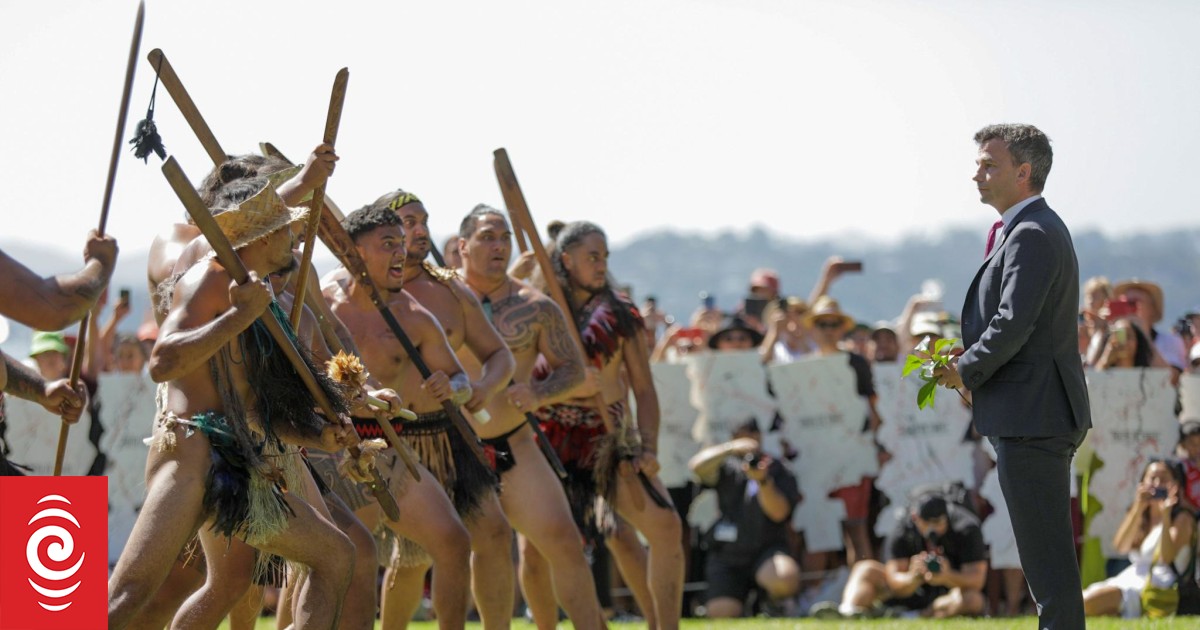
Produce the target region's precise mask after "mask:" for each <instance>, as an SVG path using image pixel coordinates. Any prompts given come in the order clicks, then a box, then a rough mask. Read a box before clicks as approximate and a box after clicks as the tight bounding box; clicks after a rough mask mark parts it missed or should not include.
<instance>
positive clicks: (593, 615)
mask: <svg viewBox="0 0 1200 630" xmlns="http://www.w3.org/2000/svg"><path fill="white" fill-rule="evenodd" d="M534 439H535V438H534V435H533V431H532V430H531V429H528V428H526V429H522V430H521V431H519V432H517V433H516V434H514V435H513V436H512V437H510V438H509V444H510V445H511V446H512V449H513V458H514V459H515V460H516V462H517V463H516V466H514V467H513V468H512V469H511V470H509V471H507V472H506V473H504V493H503V494H501V495H500V503H501V505H502V506H503V507H504V513H505V514H507V515H508V520H509V521H510V522H511V523H512V525H513V527H514V528H516V529H517V531H519V532H521V533H522V534H523V535H524V536H525V537H526V538H527V540H526V542H525V543H523V544H532V545H533V546H534V547H537V548H538V550H539V551H541V552H542V553H541V554H539V555H540V557H541V558H543V559H548V560H549V565H550V566H549V569H550V570H549V571H548V572H547V571H544V570H543V571H542V576H544V577H545V578H546V581H547V582H550V580H552V584H553V593H554V594H555V595H556V596H557V599H558V602H559V603H561V604H562V607H563V610H565V611H566V612H567V616H568V617H570V618H571V623H572V624H573V625H574V626H575V628H577V629H579V630H591V629H593V628H596V627H598V625H599V623H600V603H599V602H598V601H597V599H596V584H595V583H594V582H593V581H592V573H591V570H590V569H589V568H588V565H587V558H586V557H585V556H584V554H583V539H582V537H581V536H580V535H579V530H578V529H576V527H575V522H574V520H572V518H571V508H570V506H569V505H567V497H566V495H565V494H563V493H562V492H561V487H562V486H561V485H560V484H559V482H558V479H557V477H555V475H554V471H553V470H552V469H551V468H550V464H549V463H547V462H546V459H545V457H544V456H543V455H542V454H541V452H540V450H539V449H538V446H537V443H536V442H535V441H534ZM535 493H536V494H537V496H538V500H537V501H529V500H528V499H527V497H529V496H533V495H534V494H535ZM526 564H527V563H526V562H522V563H521V569H522V578H521V579H522V582H523V583H524V582H525V581H526V580H527V579H528V578H527V577H526V575H525V571H526ZM543 568H544V567H543ZM547 573H548V574H549V575H547ZM534 579H537V577H536V576H535V578H534ZM536 596H537V595H535V597H536ZM525 599H526V601H527V602H529V606H530V609H531V610H533V612H534V620H535V621H538V620H539V619H541V618H545V619H546V620H547V621H553V622H557V621H558V608H557V606H555V604H554V601H553V600H551V601H549V602H544V601H543V602H538V604H537V606H538V608H540V610H539V609H537V608H534V603H533V602H532V601H530V597H529V594H528V591H526V596H525ZM551 615H552V616H551ZM539 627H540V628H549V627H552V625H550V624H548V625H546V626H541V625H540V622H539Z"/></svg>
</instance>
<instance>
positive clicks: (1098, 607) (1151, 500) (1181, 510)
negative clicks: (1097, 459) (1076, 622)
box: [1083, 458, 1196, 619]
mask: <svg viewBox="0 0 1200 630" xmlns="http://www.w3.org/2000/svg"><path fill="white" fill-rule="evenodd" d="M1184 480H1185V476H1184V472H1183V466H1182V464H1181V463H1180V462H1179V460H1176V459H1162V458H1152V459H1151V460H1150V463H1149V464H1147V465H1146V468H1145V470H1144V471H1143V472H1142V481H1141V483H1139V484H1138V486H1137V488H1136V489H1135V490H1134V495H1133V505H1131V506H1129V511H1128V512H1126V513H1125V518H1124V520H1122V521H1121V525H1120V527H1118V528H1117V534H1116V536H1114V537H1113V547H1115V548H1116V550H1117V551H1118V552H1119V553H1128V554H1129V561H1130V565H1129V566H1128V567H1126V568H1125V569H1124V570H1123V571H1121V572H1120V573H1118V574H1117V575H1115V576H1113V577H1111V578H1108V579H1107V580H1104V581H1102V582H1097V583H1095V584H1092V585H1091V586H1088V587H1087V588H1086V589H1084V591H1083V608H1084V611H1085V612H1086V613H1087V614H1088V615H1121V616H1122V617H1125V618H1127V619H1132V618H1137V617H1141V616H1142V603H1141V594H1142V589H1143V588H1145V586H1146V580H1147V579H1149V580H1150V581H1151V583H1152V584H1153V585H1154V586H1158V587H1162V588H1165V587H1169V586H1171V585H1172V584H1174V583H1175V581H1176V579H1177V576H1178V575H1179V574H1180V573H1181V572H1182V571H1183V570H1184V569H1185V568H1186V567H1187V565H1188V562H1190V560H1191V556H1192V554H1193V553H1194V551H1193V549H1192V542H1191V541H1192V533H1193V532H1194V531H1195V527H1196V515H1195V513H1194V512H1193V510H1194V509H1195V508H1193V507H1192V506H1191V505H1189V504H1188V503H1187V501H1186V499H1184V498H1183V484H1184Z"/></svg>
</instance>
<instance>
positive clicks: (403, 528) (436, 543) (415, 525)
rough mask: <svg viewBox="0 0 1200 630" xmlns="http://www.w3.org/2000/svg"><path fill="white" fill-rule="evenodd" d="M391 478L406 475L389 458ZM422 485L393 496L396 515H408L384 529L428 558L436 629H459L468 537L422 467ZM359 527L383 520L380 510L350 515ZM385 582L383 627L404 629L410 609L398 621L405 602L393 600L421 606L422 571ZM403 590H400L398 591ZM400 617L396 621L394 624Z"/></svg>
mask: <svg viewBox="0 0 1200 630" xmlns="http://www.w3.org/2000/svg"><path fill="white" fill-rule="evenodd" d="M390 457H391V458H392V460H391V462H392V465H391V469H392V470H391V473H392V474H391V478H392V479H400V478H402V477H399V476H398V475H408V472H406V471H405V469H404V465H403V463H401V462H400V461H399V457H397V456H396V455H394V454H392V455H390ZM420 470H421V481H419V482H418V481H414V480H413V479H412V478H407V479H405V480H404V483H405V484H406V485H405V487H404V490H403V492H396V493H395V494H396V495H397V496H396V500H397V501H398V502H399V504H400V513H401V514H407V515H413V517H412V518H401V519H400V521H399V522H396V521H387V522H386V525H387V526H388V527H389V528H390V529H391V530H392V531H394V532H395V533H396V534H398V535H400V536H404V537H405V538H409V539H410V540H412V541H413V542H416V543H417V544H418V545H421V547H423V548H424V549H425V551H426V552H427V553H428V554H429V556H430V557H431V558H433V566H434V572H433V607H434V610H436V611H437V617H438V626H439V627H440V628H462V627H463V626H464V625H465V624H466V617H467V590H468V586H469V584H470V570H471V537H470V535H469V534H468V533H467V528H466V527H464V526H463V524H462V521H461V520H460V519H459V518H458V514H456V513H455V512H454V506H453V505H452V504H451V503H450V499H449V497H447V496H446V492H445V490H443V489H442V487H441V485H439V484H438V482H437V480H436V479H434V477H433V474H432V473H430V472H429V471H428V470H427V469H426V468H425V467H423V466H422V467H420ZM355 514H356V515H357V516H358V517H359V518H360V519H362V521H363V522H364V523H368V524H370V523H377V522H379V521H380V520H381V519H382V516H381V515H380V510H379V506H378V505H376V504H371V505H368V506H366V507H364V508H362V509H360V510H358V511H357V512H356V513H355ZM393 575H394V577H396V578H397V579H396V582H395V584H396V586H395V588H393V589H390V590H389V589H388V588H387V586H388V580H389V579H390V578H391V577H393ZM393 575H388V576H387V577H385V581H384V590H383V595H382V597H381V598H380V599H381V603H382V606H383V612H382V617H383V627H384V628H389V629H390V628H403V627H405V626H406V625H407V623H408V620H409V619H410V618H411V614H412V611H414V610H415V606H413V605H412V604H408V606H410V608H409V610H408V614H405V615H399V613H401V612H402V611H401V610H400V606H401V605H404V604H403V602H404V601H410V602H411V601H412V600H411V599H409V600H404V599H397V598H398V597H409V598H411V597H413V593H415V596H416V598H417V600H416V601H417V602H418V603H419V602H420V596H421V590H422V587H423V586H424V580H425V569H421V568H418V569H416V570H413V571H405V572H403V574H393ZM401 589H404V590H401ZM397 617H400V618H397Z"/></svg>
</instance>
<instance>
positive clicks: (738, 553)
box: [688, 419, 800, 618]
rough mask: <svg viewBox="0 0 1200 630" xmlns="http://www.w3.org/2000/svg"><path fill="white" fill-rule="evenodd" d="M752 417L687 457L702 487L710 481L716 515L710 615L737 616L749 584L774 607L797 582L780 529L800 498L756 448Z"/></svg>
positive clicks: (709, 537)
mask: <svg viewBox="0 0 1200 630" xmlns="http://www.w3.org/2000/svg"><path fill="white" fill-rule="evenodd" d="M761 440H762V434H761V433H760V431H759V429H758V424H757V422H755V421H754V420H753V419H751V420H749V421H748V422H746V423H745V424H743V425H741V426H740V427H738V428H737V429H736V430H734V432H733V440H731V441H729V442H726V443H725V444H718V445H716V446H711V447H709V448H706V449H704V450H702V451H700V452H699V453H697V454H696V456H695V457H693V458H692V459H691V461H690V462H688V467H689V468H691V470H692V473H693V474H694V475H696V477H698V478H699V479H700V483H701V485H703V486H704V487H706V488H715V489H716V491H717V503H718V505H719V508H720V512H721V517H720V519H719V520H717V522H716V524H715V525H713V527H712V529H711V530H709V532H708V533H707V534H706V535H705V544H706V546H707V548H708V554H707V557H706V561H705V562H706V564H705V567H704V574H705V579H706V580H707V582H708V593H707V595H706V601H705V604H704V607H705V610H706V611H707V612H706V616H707V617H709V618H726V617H740V616H742V614H743V612H744V609H745V605H746V601H747V598H748V596H749V595H750V593H751V591H754V590H755V589H756V588H757V589H759V590H760V591H761V592H762V593H765V595H766V597H767V599H768V600H769V601H768V602H766V604H767V606H765V607H764V611H765V612H770V611H771V609H774V610H776V611H778V610H779V609H780V608H781V607H782V602H784V601H785V600H787V598H790V597H792V596H793V595H795V594H796V591H797V590H799V588H800V567H799V565H797V564H796V561H795V560H794V559H793V558H792V557H791V556H790V555H788V550H787V528H788V523H789V521H790V520H791V516H792V510H794V509H795V507H796V504H798V503H799V502H800V491H799V489H798V487H797V483H796V477H795V476H794V475H792V473H791V472H789V471H788V470H787V468H785V467H784V466H783V464H782V463H780V462H778V461H776V460H775V459H773V458H771V457H770V456H769V455H767V454H765V453H763V452H762V447H761Z"/></svg>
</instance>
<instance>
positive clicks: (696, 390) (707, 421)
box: [684, 350, 775, 446]
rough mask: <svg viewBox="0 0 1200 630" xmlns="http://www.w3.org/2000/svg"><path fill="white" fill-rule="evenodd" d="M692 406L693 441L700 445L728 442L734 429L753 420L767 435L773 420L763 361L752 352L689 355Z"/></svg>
mask: <svg viewBox="0 0 1200 630" xmlns="http://www.w3.org/2000/svg"><path fill="white" fill-rule="evenodd" d="M684 364H685V365H687V375H688V380H689V381H691V384H692V394H691V400H692V405H693V406H694V407H696V408H697V409H699V410H700V415H699V417H697V419H696V425H695V427H693V430H692V438H693V439H694V440H695V441H696V442H698V443H700V444H701V445H702V446H712V445H713V444H720V443H722V442H728V441H729V439H730V436H731V435H732V434H733V429H734V428H735V427H737V426H738V425H740V424H743V423H745V422H746V421H747V420H749V419H751V418H754V419H755V420H757V421H758V427H759V429H761V430H762V431H763V433H766V431H767V429H769V428H770V427H771V421H772V420H774V419H775V400H774V399H773V398H771V395H770V394H769V393H768V392H767V375H766V371H765V370H764V369H763V365H762V358H761V357H759V355H758V352H757V351H754V350H746V351H740V352H732V351H731V352H705V353H703V354H694V355H688V356H687V357H686V358H685V360H684Z"/></svg>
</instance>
